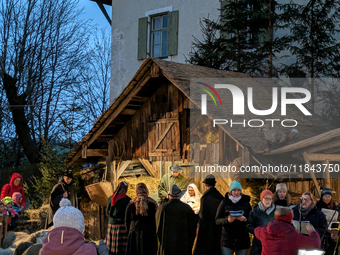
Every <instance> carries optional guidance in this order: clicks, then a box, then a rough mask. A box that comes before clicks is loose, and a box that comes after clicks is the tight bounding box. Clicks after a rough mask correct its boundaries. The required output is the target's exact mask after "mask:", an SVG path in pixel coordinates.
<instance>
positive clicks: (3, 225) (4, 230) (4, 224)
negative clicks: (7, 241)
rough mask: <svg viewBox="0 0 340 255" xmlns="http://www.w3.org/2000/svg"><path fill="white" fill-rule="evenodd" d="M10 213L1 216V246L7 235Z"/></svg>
mask: <svg viewBox="0 0 340 255" xmlns="http://www.w3.org/2000/svg"><path fill="white" fill-rule="evenodd" d="M7 225H8V215H3V216H0V246H1V245H2V241H3V240H4V238H5V237H6V236H7Z"/></svg>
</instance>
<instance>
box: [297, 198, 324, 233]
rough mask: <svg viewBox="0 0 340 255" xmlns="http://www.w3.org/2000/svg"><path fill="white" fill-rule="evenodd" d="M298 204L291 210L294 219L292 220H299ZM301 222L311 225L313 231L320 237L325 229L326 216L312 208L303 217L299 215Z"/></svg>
mask: <svg viewBox="0 0 340 255" xmlns="http://www.w3.org/2000/svg"><path fill="white" fill-rule="evenodd" d="M299 210H300V204H298V205H297V206H295V207H294V208H293V212H294V219H293V220H300V212H299ZM301 221H309V222H310V224H312V225H313V227H314V228H315V230H316V231H317V232H318V233H319V235H320V236H322V235H323V233H324V231H325V230H326V228H327V221H326V216H325V215H324V214H323V213H322V212H321V211H319V210H318V209H317V208H316V207H314V208H312V209H311V210H310V212H309V213H308V214H307V215H306V216H305V217H303V216H302V215H301Z"/></svg>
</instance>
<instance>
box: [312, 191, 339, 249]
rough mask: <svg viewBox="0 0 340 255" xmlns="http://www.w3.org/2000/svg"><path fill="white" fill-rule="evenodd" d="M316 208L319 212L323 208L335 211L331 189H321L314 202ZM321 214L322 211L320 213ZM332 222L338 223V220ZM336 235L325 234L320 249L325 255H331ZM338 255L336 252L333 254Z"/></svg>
mask: <svg viewBox="0 0 340 255" xmlns="http://www.w3.org/2000/svg"><path fill="white" fill-rule="evenodd" d="M316 207H317V208H318V210H319V211H321V210H322V209H323V208H325V209H329V210H336V208H337V203H336V202H335V200H334V199H333V192H332V190H331V189H328V188H323V189H322V191H321V198H320V200H319V201H317V202H316ZM321 212H322V211H321ZM332 221H338V219H336V218H333V219H332ZM336 238H337V236H336V235H331V234H330V233H326V235H325V237H324V239H323V240H322V247H323V248H324V250H325V251H326V253H325V255H333V252H334V249H335V246H336ZM335 254H336V255H338V250H336V252H335Z"/></svg>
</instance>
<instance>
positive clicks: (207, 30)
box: [186, 18, 226, 69]
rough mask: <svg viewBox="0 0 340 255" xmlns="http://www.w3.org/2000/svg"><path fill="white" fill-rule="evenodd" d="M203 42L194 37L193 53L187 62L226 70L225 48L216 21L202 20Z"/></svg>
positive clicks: (189, 55)
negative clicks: (219, 38) (219, 37)
mask: <svg viewBox="0 0 340 255" xmlns="http://www.w3.org/2000/svg"><path fill="white" fill-rule="evenodd" d="M200 27H201V31H202V33H203V40H202V41H200V40H199V39H197V38H196V37H194V41H193V42H192V45H193V47H192V51H191V52H190V53H189V54H188V58H186V61H187V62H188V63H189V64H192V65H199V66H206V67H212V68H216V69H225V68H224V66H225V64H226V59H225V58H224V57H223V54H221V52H223V49H224V48H223V47H222V44H221V43H220V40H218V35H219V31H218V29H217V27H216V23H215V22H214V21H211V20H209V18H203V20H200Z"/></svg>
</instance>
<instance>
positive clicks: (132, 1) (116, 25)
mask: <svg viewBox="0 0 340 255" xmlns="http://www.w3.org/2000/svg"><path fill="white" fill-rule="evenodd" d="M169 6H172V10H173V11H176V10H178V11H179V25H178V54H177V55H176V56H172V57H169V58H168V59H169V60H170V61H175V62H179V63H185V56H186V55H187V54H188V53H189V52H190V50H191V42H192V41H193V36H195V37H196V38H198V39H202V32H201V30H200V25H199V20H200V18H203V17H206V18H207V17H208V15H209V18H210V19H214V20H216V19H217V18H218V15H219V10H218V9H219V8H220V1H219V0H205V1H204V0H125V1H123V0H113V1H112V42H111V43H112V55H111V56H112V60H111V89H110V101H111V102H113V100H114V99H115V98H116V97H117V96H119V94H120V93H121V92H122V90H123V89H124V88H125V87H126V85H127V84H128V83H129V82H130V80H131V79H132V78H133V75H134V74H135V73H136V72H137V70H138V68H139V67H140V65H141V64H142V63H143V61H141V60H140V61H139V60H137V47H138V19H139V18H142V17H145V12H148V11H152V10H155V9H160V8H164V7H169Z"/></svg>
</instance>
